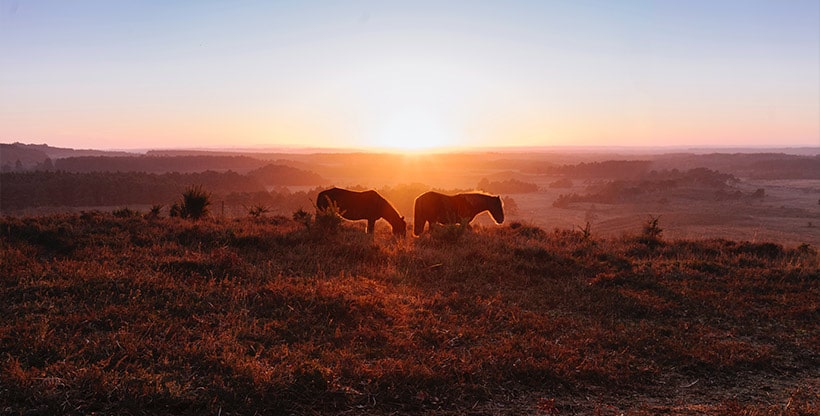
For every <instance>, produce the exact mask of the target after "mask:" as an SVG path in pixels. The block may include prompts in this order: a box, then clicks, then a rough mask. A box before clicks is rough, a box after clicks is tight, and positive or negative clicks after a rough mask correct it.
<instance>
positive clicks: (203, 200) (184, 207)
mask: <svg viewBox="0 0 820 416" xmlns="http://www.w3.org/2000/svg"><path fill="white" fill-rule="evenodd" d="M210 205H211V193H210V192H207V191H205V190H203V189H202V186H201V185H195V186H190V187H188V188H187V189H186V190H185V192H183V193H182V197H181V199H180V200H179V201H177V202H176V203H174V205H172V206H171V216H172V217H181V218H190V219H192V220H198V219H200V218H202V217H205V216H207V215H208V213H209V209H208V207H209V206H210Z"/></svg>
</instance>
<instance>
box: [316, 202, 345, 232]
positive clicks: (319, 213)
mask: <svg viewBox="0 0 820 416" xmlns="http://www.w3.org/2000/svg"><path fill="white" fill-rule="evenodd" d="M315 224H316V229H317V230H319V231H320V232H322V233H328V234H335V233H337V232H338V231H339V228H340V227H341V225H342V212H341V211H340V210H339V206H338V205H336V202H334V201H329V204H328V206H327V207H326V208H324V209H318V208H317V209H316V221H315Z"/></svg>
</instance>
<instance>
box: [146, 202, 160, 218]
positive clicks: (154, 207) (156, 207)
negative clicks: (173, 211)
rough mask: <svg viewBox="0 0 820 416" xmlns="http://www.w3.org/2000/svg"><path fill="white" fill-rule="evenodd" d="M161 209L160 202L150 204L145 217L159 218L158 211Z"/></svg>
mask: <svg viewBox="0 0 820 416" xmlns="http://www.w3.org/2000/svg"><path fill="white" fill-rule="evenodd" d="M161 211H162V204H154V205H151V209H150V210H148V214H146V216H145V217H146V218H150V219H157V218H159V215H160V212H161Z"/></svg>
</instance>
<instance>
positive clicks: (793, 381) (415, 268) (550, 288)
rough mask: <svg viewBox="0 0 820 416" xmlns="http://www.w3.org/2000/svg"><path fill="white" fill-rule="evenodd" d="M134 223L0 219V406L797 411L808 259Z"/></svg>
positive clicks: (575, 236) (668, 244)
mask: <svg viewBox="0 0 820 416" xmlns="http://www.w3.org/2000/svg"><path fill="white" fill-rule="evenodd" d="M133 214H134V215H127V216H126V215H120V216H116V217H115V216H114V215H112V214H107V213H101V212H85V213H82V214H70V215H69V214H66V215H52V216H44V217H18V218H12V217H6V218H3V219H2V220H0V279H2V280H0V299H2V300H3V302H2V303H0V315H1V316H3V319H2V320H0V369H1V371H0V409H2V410H0V412H2V414H90V413H97V414H135V415H136V414H222V415H230V414H242V415H244V414H340V413H348V414H396V413H398V414H418V413H426V414H470V413H472V414H522V413H523V414H589V413H593V414H595V413H597V414H621V413H627V414H656V413H673V414H716V415H723V414H727V415H728V414H739V413H742V414H750V415H755V414H785V415H801V414H815V413H816V412H817V410H818V399H817V397H818V393H820V370H818V368H820V359H818V356H819V355H818V350H819V349H820V348H818V347H819V346H820V330H818V326H817V322H818V321H820V319H819V318H820V313H818V310H817V307H818V299H820V297H819V296H818V295H819V294H820V285H819V284H818V281H819V280H820V268H818V254H817V251H816V249H815V248H814V247H812V246H809V245H799V246H793V247H792V246H784V245H781V244H775V243H767V242H747V241H733V240H716V239H711V240H677V239H666V238H664V235H663V233H662V232H661V231H662V229H661V227H662V226H663V222H662V221H663V220H662V219H661V220H660V224H659V223H658V219H657V218H651V219H650V221H648V222H647V224H646V225H645V227H644V228H643V229H635V230H634V233H632V234H625V235H623V236H620V237H607V238H603V237H600V238H599V237H598V236H596V235H595V230H594V228H593V229H591V230H590V229H589V227H587V228H586V229H574V230H568V229H552V230H549V229H544V228H539V227H536V226H533V225H530V224H526V223H520V222H514V223H511V224H508V225H504V226H497V227H496V226H492V227H490V226H485V227H482V226H476V227H473V228H472V229H465V228H463V227H458V226H452V227H443V228H441V229H437V230H434V232H432V233H428V234H425V235H423V236H422V237H420V238H417V239H414V238H408V239H406V240H396V239H394V238H393V236H392V235H391V234H390V232H389V227H387V226H386V225H385V223H384V222H379V223H377V227H376V228H377V232H376V235H375V236H374V237H371V236H367V235H365V234H364V232H363V225H362V224H353V223H349V222H346V223H343V224H341V225H339V224H334V225H332V226H322V224H321V223H320V222H319V221H318V219H317V220H316V221H314V222H311V221H310V218H307V219H305V218H304V216H302V217H299V218H297V219H299V221H296V220H293V219H291V218H289V217H282V216H273V217H271V216H265V215H256V216H249V217H247V218H238V219H222V218H204V219H201V220H199V221H189V220H185V219H182V218H154V217H148V216H143V215H140V214H139V213H133ZM260 214H263V213H260ZM652 220H654V223H653V222H652Z"/></svg>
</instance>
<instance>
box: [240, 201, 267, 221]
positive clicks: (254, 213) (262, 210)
mask: <svg viewBox="0 0 820 416" xmlns="http://www.w3.org/2000/svg"><path fill="white" fill-rule="evenodd" d="M245 210H246V211H248V215H250V216H251V217H253V218H260V217H262V215H264V214H267V213H268V212H270V207H267V206H265V205H262V204H257V205H253V206H251V207H245Z"/></svg>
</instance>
